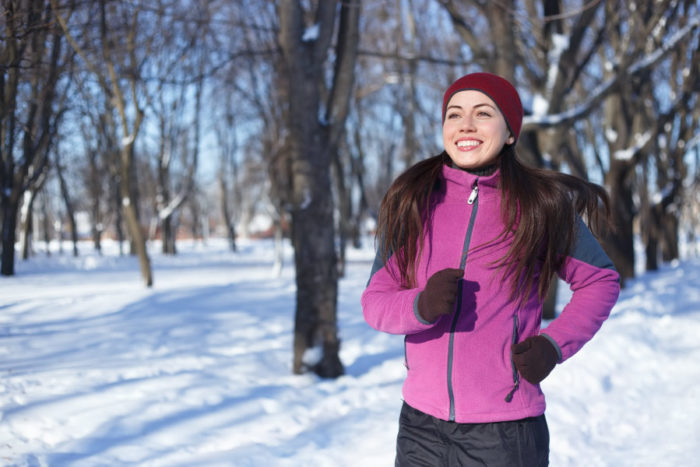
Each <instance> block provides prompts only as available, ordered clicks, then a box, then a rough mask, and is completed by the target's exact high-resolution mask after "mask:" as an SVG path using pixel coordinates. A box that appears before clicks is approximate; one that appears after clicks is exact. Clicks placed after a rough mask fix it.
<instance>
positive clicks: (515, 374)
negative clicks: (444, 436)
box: [505, 313, 520, 402]
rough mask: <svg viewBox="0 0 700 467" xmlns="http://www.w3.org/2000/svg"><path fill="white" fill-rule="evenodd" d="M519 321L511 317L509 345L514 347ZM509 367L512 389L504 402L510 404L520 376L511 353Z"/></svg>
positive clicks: (516, 340) (516, 315)
mask: <svg viewBox="0 0 700 467" xmlns="http://www.w3.org/2000/svg"><path fill="white" fill-rule="evenodd" d="M519 324H520V323H519V321H518V314H517V313H516V314H514V315H513V337H512V338H511V345H515V344H517V343H518V327H519ZM510 367H511V370H512V371H513V388H512V389H511V390H510V392H509V393H508V394H506V397H505V401H506V402H510V401H512V400H513V394H515V391H517V390H518V387H519V386H520V375H518V369H517V368H516V367H515V360H513V353H512V351H511V354H510Z"/></svg>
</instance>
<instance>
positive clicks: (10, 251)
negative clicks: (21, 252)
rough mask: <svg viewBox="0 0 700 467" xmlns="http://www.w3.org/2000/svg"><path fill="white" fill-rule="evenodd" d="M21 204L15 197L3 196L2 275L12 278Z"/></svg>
mask: <svg viewBox="0 0 700 467" xmlns="http://www.w3.org/2000/svg"><path fill="white" fill-rule="evenodd" d="M18 209H19V203H18V201H17V199H16V198H15V197H10V196H2V264H1V265H0V273H2V275H3V276H12V275H14V273H15V238H16V237H15V235H16V231H17V211H18Z"/></svg>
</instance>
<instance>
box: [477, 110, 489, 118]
mask: <svg viewBox="0 0 700 467" xmlns="http://www.w3.org/2000/svg"><path fill="white" fill-rule="evenodd" d="M476 116H477V117H483V118H488V117H491V113H490V112H487V111H485V110H479V111H478V112H477V113H476Z"/></svg>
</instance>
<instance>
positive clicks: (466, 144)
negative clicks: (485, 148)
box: [457, 139, 481, 149]
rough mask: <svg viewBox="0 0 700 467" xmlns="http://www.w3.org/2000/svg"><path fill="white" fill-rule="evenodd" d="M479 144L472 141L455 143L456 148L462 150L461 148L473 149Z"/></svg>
mask: <svg viewBox="0 0 700 467" xmlns="http://www.w3.org/2000/svg"><path fill="white" fill-rule="evenodd" d="M480 144H481V142H479V141H475V140H473V139H471V140H462V141H457V147H458V148H460V149H462V148H473V147H476V146H478V145H480Z"/></svg>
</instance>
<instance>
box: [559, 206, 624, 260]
mask: <svg viewBox="0 0 700 467" xmlns="http://www.w3.org/2000/svg"><path fill="white" fill-rule="evenodd" d="M569 256H570V257H572V258H574V259H577V260H579V261H583V262H584V263H587V264H590V265H591V266H595V267H597V268H601V269H611V270H613V271H616V269H615V266H614V265H613V262H612V261H611V260H610V258H609V257H608V255H607V254H605V251H603V248H602V247H601V246H600V243H598V240H596V238H595V237H594V236H593V234H592V233H591V231H590V229H589V228H588V226H587V225H586V223H585V222H583V219H581V217H577V219H576V227H575V231H574V243H573V246H572V249H571V252H570V253H569Z"/></svg>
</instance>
